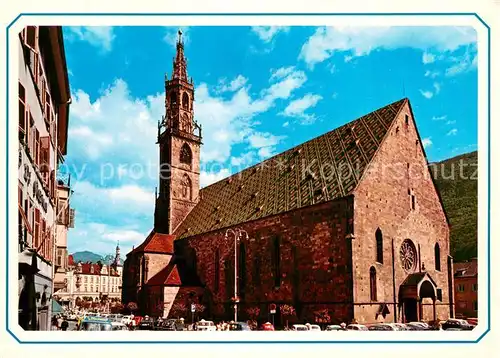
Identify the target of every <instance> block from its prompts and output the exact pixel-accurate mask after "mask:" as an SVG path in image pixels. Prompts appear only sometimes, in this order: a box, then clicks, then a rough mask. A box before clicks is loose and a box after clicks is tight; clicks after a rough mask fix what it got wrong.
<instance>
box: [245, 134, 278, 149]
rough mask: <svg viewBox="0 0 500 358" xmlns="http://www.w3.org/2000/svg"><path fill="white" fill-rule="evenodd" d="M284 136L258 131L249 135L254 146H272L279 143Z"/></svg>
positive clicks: (249, 139)
mask: <svg viewBox="0 0 500 358" xmlns="http://www.w3.org/2000/svg"><path fill="white" fill-rule="evenodd" d="M283 138H285V137H283V136H275V135H273V134H271V133H256V134H252V135H250V136H249V137H248V141H249V143H250V146H251V147H253V148H263V147H272V146H275V145H276V144H278V143H279V142H280V141H281V140H282V139H283Z"/></svg>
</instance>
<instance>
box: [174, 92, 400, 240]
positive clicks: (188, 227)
mask: <svg viewBox="0 0 500 358" xmlns="http://www.w3.org/2000/svg"><path fill="white" fill-rule="evenodd" d="M406 101H407V99H406V98H405V99H402V100H399V101H397V102H394V103H392V104H389V105H387V106H385V107H383V108H380V109H378V110H376V111H374V112H372V113H369V114H367V115H365V116H363V117H361V118H358V119H356V120H355V121H352V122H350V123H347V124H345V125H343V126H341V127H339V128H337V129H334V130H332V131H330V132H328V133H325V134H324V135H321V136H319V137H317V138H314V139H312V140H310V141H308V142H305V143H303V144H300V145H298V146H296V147H294V148H292V149H289V150H287V151H285V152H283V153H281V154H278V155H276V156H274V157H272V158H270V159H268V160H266V161H264V162H262V163H260V164H257V165H255V166H253V167H250V168H247V169H245V170H243V171H241V172H239V173H237V174H234V175H232V176H231V177H229V178H226V179H224V180H221V181H219V182H217V183H214V184H212V185H210V186H207V187H205V188H203V189H201V191H200V201H199V202H198V204H197V205H196V206H195V207H194V208H193V210H191V212H190V213H189V215H188V216H187V217H186V219H185V220H184V221H183V222H182V223H181V225H180V226H179V227H178V228H177V229H176V230H175V232H174V234H175V235H176V237H177V238H186V237H190V236H195V235H198V234H201V233H205V232H210V231H214V230H219V229H222V228H225V227H230V226H233V225H237V224H240V223H242V222H247V221H250V220H255V219H259V218H263V217H266V216H270V215H276V214H279V213H283V212H286V211H290V210H293V209H298V208H301V207H305V206H309V205H313V204H318V203H321V202H325V201H329V200H333V199H337V198H341V197H344V196H347V195H349V194H351V193H352V192H353V190H354V189H355V188H356V185H357V183H358V181H359V179H360V177H361V175H362V174H363V172H364V170H365V168H366V167H367V165H368V163H370V161H371V160H372V158H373V156H374V154H375V152H376V151H377V149H378V147H379V146H380V143H381V142H382V140H383V139H384V137H385V135H386V133H387V131H388V129H389V128H390V126H391V124H392V122H393V121H394V119H395V118H396V115H397V114H398V112H399V111H400V109H401V108H402V106H403V105H404V104H405V103H406ZM308 168H310V170H307V169H308ZM321 171H322V173H323V175H320V173H321ZM350 173H354V174H350Z"/></svg>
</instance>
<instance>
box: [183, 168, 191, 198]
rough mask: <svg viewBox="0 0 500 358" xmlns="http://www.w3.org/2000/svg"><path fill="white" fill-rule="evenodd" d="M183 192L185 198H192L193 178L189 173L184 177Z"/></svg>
mask: <svg viewBox="0 0 500 358" xmlns="http://www.w3.org/2000/svg"><path fill="white" fill-rule="evenodd" d="M181 194H182V198H183V199H187V200H191V199H192V187H191V179H189V177H188V175H187V174H185V175H184V178H182V182H181Z"/></svg>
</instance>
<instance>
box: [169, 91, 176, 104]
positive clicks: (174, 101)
mask: <svg viewBox="0 0 500 358" xmlns="http://www.w3.org/2000/svg"><path fill="white" fill-rule="evenodd" d="M176 104H177V95H176V93H175V92H172V93H171V94H170V105H171V106H173V105H176Z"/></svg>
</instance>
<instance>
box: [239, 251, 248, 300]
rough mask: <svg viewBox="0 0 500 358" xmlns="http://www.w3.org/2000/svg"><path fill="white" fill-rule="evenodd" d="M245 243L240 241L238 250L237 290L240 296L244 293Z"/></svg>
mask: <svg viewBox="0 0 500 358" xmlns="http://www.w3.org/2000/svg"><path fill="white" fill-rule="evenodd" d="M245 251H246V250H245V244H244V243H243V242H241V243H240V252H239V256H240V257H239V258H238V282H239V291H240V294H241V296H242V297H243V296H244V294H245V284H246V276H247V275H246V253H245Z"/></svg>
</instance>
